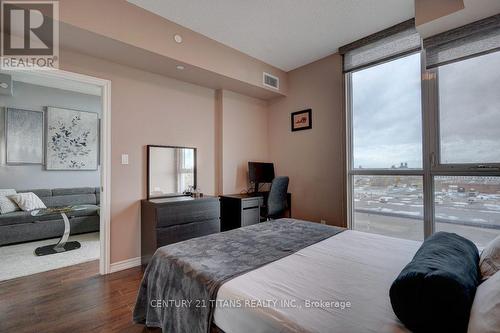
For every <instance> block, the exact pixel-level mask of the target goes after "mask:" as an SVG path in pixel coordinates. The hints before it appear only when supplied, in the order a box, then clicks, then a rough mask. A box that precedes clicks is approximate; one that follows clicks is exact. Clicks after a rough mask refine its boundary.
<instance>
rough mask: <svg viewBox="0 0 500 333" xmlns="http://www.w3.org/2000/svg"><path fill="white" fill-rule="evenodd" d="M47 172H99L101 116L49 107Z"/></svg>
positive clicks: (46, 151)
mask: <svg viewBox="0 0 500 333" xmlns="http://www.w3.org/2000/svg"><path fill="white" fill-rule="evenodd" d="M45 154H46V157H45V163H46V169H47V170H97V166H98V159H99V115H98V114H97V113H94V112H87V111H77V110H70V109H63V108H55V107H47V135H46V149H45Z"/></svg>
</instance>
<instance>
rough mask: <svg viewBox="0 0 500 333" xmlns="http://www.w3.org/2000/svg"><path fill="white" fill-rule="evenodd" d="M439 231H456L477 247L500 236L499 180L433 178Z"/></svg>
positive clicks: (456, 177) (495, 178) (460, 177)
mask: <svg viewBox="0 0 500 333" xmlns="http://www.w3.org/2000/svg"><path fill="white" fill-rule="evenodd" d="M434 202H435V207H436V208H435V221H436V231H447V232H454V233H456V234H459V235H462V236H464V237H466V238H468V239H470V240H472V241H473V242H474V243H476V244H477V245H478V246H482V247H484V246H486V244H488V242H490V241H491V240H493V239H494V238H495V237H496V236H498V235H499V234H500V177H480V176H440V177H436V178H435V179H434Z"/></svg>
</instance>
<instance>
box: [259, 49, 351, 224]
mask: <svg viewBox="0 0 500 333" xmlns="http://www.w3.org/2000/svg"><path fill="white" fill-rule="evenodd" d="M288 75H289V76H288V96H287V97H285V98H278V99H276V100H272V101H270V102H269V142H270V145H269V147H270V160H271V161H273V162H274V163H275V167H276V171H277V174H279V175H287V176H289V177H290V188H289V189H290V191H291V192H292V203H293V205H292V206H293V215H294V217H296V218H301V219H306V220H312V221H320V220H322V219H323V220H326V221H327V223H328V224H331V225H339V226H343V225H345V221H346V218H345V199H344V196H345V177H344V172H345V171H344V170H345V167H344V166H345V162H344V157H343V156H344V147H345V143H344V142H345V141H344V127H345V126H344V117H343V113H344V111H343V100H344V95H343V78H342V58H341V57H340V56H339V55H338V54H335V55H332V56H329V57H326V58H324V59H322V60H319V61H316V62H314V63H312V64H309V65H306V66H304V67H301V68H298V69H296V70H294V71H291V72H289V73H288ZM308 108H311V109H312V120H313V126H312V127H313V128H312V129H311V130H304V131H298V132H293V133H292V132H291V130H290V113H292V112H294V111H300V110H303V109H308Z"/></svg>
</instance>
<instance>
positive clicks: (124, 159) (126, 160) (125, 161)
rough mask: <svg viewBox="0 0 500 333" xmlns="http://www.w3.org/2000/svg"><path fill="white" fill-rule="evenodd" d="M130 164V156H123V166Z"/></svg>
mask: <svg viewBox="0 0 500 333" xmlns="http://www.w3.org/2000/svg"><path fill="white" fill-rule="evenodd" d="M127 164H128V154H122V165H127Z"/></svg>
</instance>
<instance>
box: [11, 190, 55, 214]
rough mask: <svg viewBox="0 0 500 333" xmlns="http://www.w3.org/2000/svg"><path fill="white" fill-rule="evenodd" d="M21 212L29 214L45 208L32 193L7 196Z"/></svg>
mask: <svg viewBox="0 0 500 333" xmlns="http://www.w3.org/2000/svg"><path fill="white" fill-rule="evenodd" d="M9 198H10V199H12V200H13V201H14V202H15V203H16V204H17V205H18V206H19V208H21V209H22V210H24V211H25V212H31V211H32V210H35V209H43V208H47V207H46V206H45V204H44V203H43V202H42V200H40V198H39V197H38V196H37V195H36V194H35V193H33V192H27V193H18V194H14V195H11V196H9Z"/></svg>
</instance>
